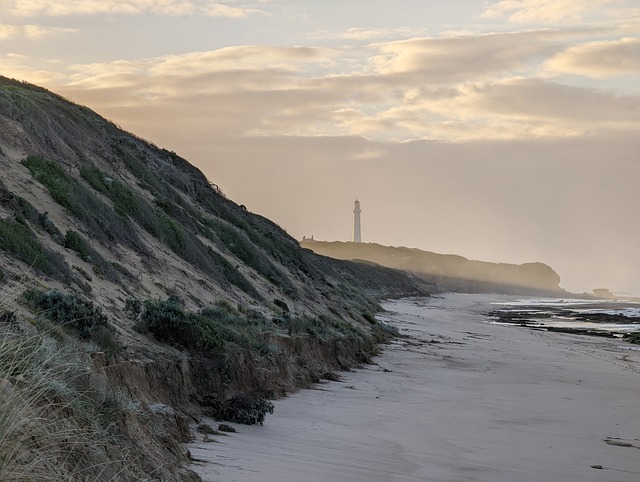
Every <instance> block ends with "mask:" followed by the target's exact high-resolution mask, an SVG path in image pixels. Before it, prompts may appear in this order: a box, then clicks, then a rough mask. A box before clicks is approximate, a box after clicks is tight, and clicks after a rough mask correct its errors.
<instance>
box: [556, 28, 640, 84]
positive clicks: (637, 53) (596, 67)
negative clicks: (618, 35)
mask: <svg viewBox="0 0 640 482" xmlns="http://www.w3.org/2000/svg"><path fill="white" fill-rule="evenodd" d="M545 66H546V68H547V69H548V70H549V71H551V72H553V73H560V74H577V75H583V76H585V77H592V78H596V79H602V78H606V77H612V76H618V75H636V76H637V75H640V38H623V39H619V40H607V41H601V42H589V43H585V44H582V45H577V46H574V47H571V48H569V49H567V50H565V51H563V52H561V53H559V54H557V55H555V56H554V57H552V58H551V59H549V60H548V61H547V62H546V64H545Z"/></svg>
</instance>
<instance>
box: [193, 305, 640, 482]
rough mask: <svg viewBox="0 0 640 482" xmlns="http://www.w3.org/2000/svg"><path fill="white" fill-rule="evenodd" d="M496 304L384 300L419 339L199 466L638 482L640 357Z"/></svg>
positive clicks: (241, 474) (322, 475)
mask: <svg viewBox="0 0 640 482" xmlns="http://www.w3.org/2000/svg"><path fill="white" fill-rule="evenodd" d="M489 299H496V297H495V296H493V297H489V296H479V295H447V296H445V297H444V298H437V299H436V298H434V299H431V300H413V301H406V300H405V301H400V302H393V303H389V304H387V305H386V306H385V307H386V308H387V309H388V310H390V311H391V312H390V313H387V314H385V315H384V316H383V317H382V318H383V319H388V320H390V321H391V322H392V323H394V324H396V326H398V327H399V328H401V330H402V331H403V332H404V333H407V334H409V335H411V338H409V339H403V340H399V341H397V342H395V343H394V344H393V345H391V346H389V347H388V348H387V349H386V350H385V352H384V354H383V355H382V356H380V357H379V358H377V359H376V363H377V365H372V366H367V367H366V368H364V369H362V370H357V371H354V372H350V373H347V374H344V381H343V382H329V383H325V384H322V385H319V386H318V387H317V388H316V389H313V390H305V391H302V392H300V393H297V394H295V395H293V396H291V397H289V398H287V399H284V400H280V401H277V402H276V403H275V405H276V412H275V414H274V415H272V416H270V417H268V418H267V421H266V424H265V425H264V426H257V427H248V426H241V425H236V428H237V429H238V433H235V434H230V435H229V436H227V437H216V438H217V441H218V442H219V443H204V442H198V443H195V444H192V445H191V446H190V450H191V452H192V454H193V456H194V457H196V458H198V459H204V460H209V463H207V464H198V466H196V467H195V470H197V471H198V472H199V473H200V474H201V475H202V476H203V479H204V480H206V481H224V482H230V481H242V482H252V481H261V482H265V481H302V482H320V481H323V482H326V481H345V482H349V481H369V482H371V481H422V480H426V481H456V482H457V481H467V480H473V481H491V482H499V481H509V482H512V481H548V482H560V481H608V482H615V481H633V482H637V481H638V480H640V383H639V382H640V351H637V350H632V349H630V348H631V346H630V345H627V344H625V343H623V342H619V341H614V340H603V339H600V338H591V337H580V336H576V335H565V334H558V333H546V332H542V331H534V330H529V329H524V328H519V327H513V326H499V325H492V324H489V323H486V322H484V321H483V320H486V317H485V316H483V313H485V312H486V311H488V309H490V308H487V300H489ZM387 370H389V371H387ZM607 441H608V443H607ZM623 445H631V446H630V447H629V446H623ZM591 466H602V469H599V468H592V467H591Z"/></svg>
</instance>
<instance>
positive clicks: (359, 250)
mask: <svg viewBox="0 0 640 482" xmlns="http://www.w3.org/2000/svg"><path fill="white" fill-rule="evenodd" d="M300 244H301V246H302V247H304V248H308V249H311V250H313V251H314V252H316V253H318V254H322V255H325V256H329V257H331V258H336V259H347V260H363V261H369V262H373V263H376V264H379V265H382V266H387V267H389V268H395V269H401V270H403V271H407V272H409V273H411V274H413V275H414V276H416V277H419V278H421V279H423V280H425V281H427V282H429V283H431V284H433V285H434V288H436V289H437V290H440V291H456V292H465V293H487V292H497V293H507V294H533V295H541V294H558V293H565V291H564V290H563V289H562V288H560V287H559V283H560V276H558V274H557V273H556V272H555V271H554V270H553V269H552V268H551V267H549V266H547V265H546V264H543V263H525V264H520V265H516V264H507V263H489V262H484V261H474V260H469V259H467V258H464V257H462V256H457V255H452V254H437V253H432V252H429V251H422V250H419V249H415V248H405V247H389V246H382V245H380V244H375V243H351V242H325V241H313V240H303V241H301V243H300Z"/></svg>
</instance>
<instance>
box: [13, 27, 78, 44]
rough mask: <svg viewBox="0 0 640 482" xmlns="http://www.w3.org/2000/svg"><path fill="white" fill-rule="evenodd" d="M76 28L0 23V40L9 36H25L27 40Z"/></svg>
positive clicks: (71, 30) (66, 32)
mask: <svg viewBox="0 0 640 482" xmlns="http://www.w3.org/2000/svg"><path fill="white" fill-rule="evenodd" d="M75 32H77V30H76V29H72V28H58V27H43V26H41V25H7V24H0V40H6V39H10V38H25V39H28V40H39V39H41V38H44V37H49V36H52V35H58V34H68V33H75Z"/></svg>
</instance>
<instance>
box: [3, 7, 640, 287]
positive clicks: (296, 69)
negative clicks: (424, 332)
mask: <svg viewBox="0 0 640 482" xmlns="http://www.w3.org/2000/svg"><path fill="white" fill-rule="evenodd" d="M0 67H1V68H0V74H3V75H5V76H9V77H15V78H19V79H22V80H27V81H30V82H34V83H37V84H40V85H44V86H45V87H47V88H49V89H51V90H53V91H55V92H58V93H61V94H62V95H65V96H66V97H68V98H70V99H71V100H74V101H76V102H79V103H81V104H85V105H87V106H89V107H91V108H92V109H94V110H96V111H97V112H99V113H100V114H102V115H104V116H105V117H108V118H110V119H111V120H113V121H114V122H116V123H117V124H118V125H120V126H122V127H123V128H125V129H127V130H130V131H132V132H134V133H136V134H138V135H140V136H142V137H145V138H147V139H149V140H151V141H153V142H154V143H156V144H157V145H159V146H162V147H166V148H168V149H172V150H175V151H176V152H178V153H179V154H181V155H183V156H184V157H186V158H187V159H189V160H190V161H191V162H192V163H193V164H195V165H196V166H198V167H199V168H201V169H202V170H203V171H204V172H205V174H206V175H207V176H208V177H209V178H210V179H211V180H212V181H213V182H215V183H217V184H218V185H219V186H220V187H221V188H222V190H223V192H225V193H226V194H227V195H228V196H229V197H230V198H231V199H233V200H235V201H236V202H238V203H243V204H245V205H246V206H247V208H248V209H250V210H251V211H254V212H257V213H260V214H262V215H265V216H267V217H269V218H271V219H273V220H274V221H276V222H277V223H278V224H280V225H281V226H282V227H283V228H285V229H286V230H287V231H288V232H289V233H290V234H291V235H293V236H295V237H297V238H302V236H303V235H306V236H311V235H314V236H315V238H316V239H325V240H348V239H349V238H350V235H351V216H352V215H351V210H352V208H353V201H354V199H355V198H356V197H358V199H359V200H360V201H361V207H362V236H363V241H365V242H378V243H381V244H387V245H395V246H409V247H417V248H421V249H425V250H430V251H435V252H441V253H456V254H461V255H463V256H466V257H469V258H474V259H481V260H487V261H504V262H515V263H522V262H528V261H543V262H545V263H548V264H550V265H551V266H552V267H553V268H554V269H556V271H557V272H558V273H559V274H560V276H561V278H562V283H561V285H562V286H563V287H565V288H567V289H570V290H574V291H590V290H591V289H592V288H596V287H609V288H611V289H613V290H617V291H632V292H634V293H640V252H639V251H640V250H639V248H640V215H639V214H638V211H639V210H640V2H639V1H638V0H589V1H585V0H501V1H495V0H494V1H492V0H457V1H454V0H446V1H445V0H431V1H429V0H422V1H418V0H393V1H391V0H389V1H387V0H366V1H365V0H340V1H338V0H323V1H318V0H313V1H311V0H306V1H304V0H302V1H301V0H297V1H290V0H254V1H249V0H247V1H220V2H213V1H209V0H104V1H100V0H67V1H65V0H0Z"/></svg>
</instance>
